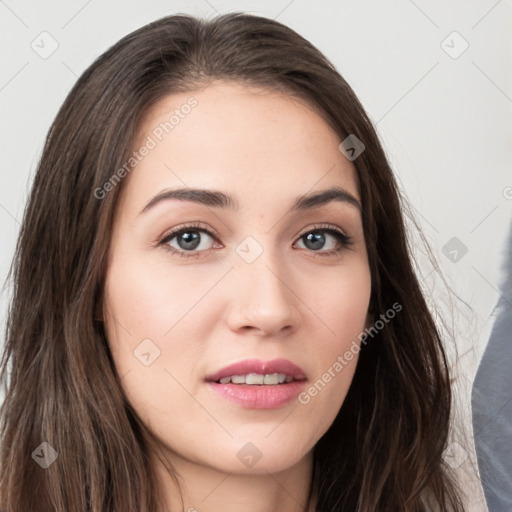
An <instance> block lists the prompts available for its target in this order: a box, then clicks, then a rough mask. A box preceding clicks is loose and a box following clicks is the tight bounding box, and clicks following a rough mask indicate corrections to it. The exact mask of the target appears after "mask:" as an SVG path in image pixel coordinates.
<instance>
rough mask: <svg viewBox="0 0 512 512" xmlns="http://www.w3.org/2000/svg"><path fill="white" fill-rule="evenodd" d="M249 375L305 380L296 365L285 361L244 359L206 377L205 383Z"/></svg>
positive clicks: (302, 371) (304, 375) (303, 373)
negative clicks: (270, 375)
mask: <svg viewBox="0 0 512 512" xmlns="http://www.w3.org/2000/svg"><path fill="white" fill-rule="evenodd" d="M250 373H253V374H258V375H268V374H276V373H282V374H285V375H287V376H292V377H293V378H294V380H305V379H306V373H305V372H304V370H303V369H302V368H301V367H300V366H297V365H296V364H294V363H292V362H291V361H288V360H287V359H273V360H271V361H261V360H259V359H245V360H244V361H240V362H238V363H234V364H231V365H229V366H226V367H224V368H222V369H221V370H218V371H216V372H215V373H212V374H211V375H208V376H207V377H206V379H205V380H206V381H207V382H218V381H220V379H223V378H224V377H232V376H233V375H248V374H250Z"/></svg>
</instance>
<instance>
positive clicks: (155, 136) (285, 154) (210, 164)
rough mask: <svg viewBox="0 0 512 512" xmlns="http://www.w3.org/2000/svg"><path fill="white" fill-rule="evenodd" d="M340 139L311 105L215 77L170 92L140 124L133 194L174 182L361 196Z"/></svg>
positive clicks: (257, 192) (251, 191) (244, 196)
mask: <svg viewBox="0 0 512 512" xmlns="http://www.w3.org/2000/svg"><path fill="white" fill-rule="evenodd" d="M340 142H341V140H340V138H339V136H338V135H337V134H336V133H335V132H334V131H333V130H332V129H331V127H330V126H329V125H328V124H327V123H326V122H325V121H324V120H323V119H322V117H321V116H320V115H319V114H318V113H316V112H315V111H314V109H313V108H312V107H311V106H309V105H308V104H307V103H306V102H304V101H301V100H298V99H296V98H292V97H290V96H287V95H285V94H283V93H280V92H277V91H270V90H266V89H262V88H257V87H254V86H251V87H248V86H246V85H242V84H237V83H231V82H213V83H211V84H210V85H209V86H207V87H206V88H205V89H203V90H197V91H192V92H187V93H178V94H171V95H168V96H166V97H164V98H163V99H161V100H160V101H158V102H157V103H155V104H154V105H153V106H152V107H151V108H150V109H149V110H148V111H147V112H146V114H145V116H144V118H143V120H142V122H141V123H140V126H139V129H138V132H137V137H136V139H135V142H134V144H133V148H132V150H133V151H134V152H139V153H140V150H141V149H142V148H144V147H150V149H149V150H146V151H144V153H145V156H144V157H142V158H140V160H139V161H138V163H137V164H136V166H135V168H134V170H133V171H132V172H130V174H129V176H128V179H127V180H126V181H127V183H124V184H123V186H124V187H127V188H128V190H127V194H128V195H129V196H134V195H136V196H145V197H149V196H150V195H151V194H154V193H155V192H156V191H158V190H160V189H162V188H165V187H173V186H178V185H179V186H181V187H183V186H185V187H203V188H215V189H221V190H225V191H227V192H228V193H230V194H231V195H233V196H234V197H237V198H240V202H241V203H242V204H243V203H244V201H245V202H247V201H251V202H252V203H254V202H255V201H258V199H260V198H261V199H266V200H267V201H268V200H270V199H271V198H276V199H279V198H280V197H281V198H283V197H286V195H288V193H289V195H290V196H298V195H300V194H304V193H305V192H306V191H308V190H313V189H315V188H327V187H328V186H333V185H337V186H342V187H343V188H345V189H346V190H348V191H349V192H351V193H352V194H353V195H354V196H355V197H359V185H358V180H357V173H356V170H355V167H354V165H353V164H352V162H350V161H349V160H348V159H347V158H346V157H345V156H344V155H343V154H342V153H341V152H340V151H339V149H338V146H339V144H340Z"/></svg>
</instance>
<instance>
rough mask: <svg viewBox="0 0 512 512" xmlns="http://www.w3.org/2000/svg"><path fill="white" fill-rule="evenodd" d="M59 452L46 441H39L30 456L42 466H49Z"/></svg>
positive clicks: (45, 467)
mask: <svg viewBox="0 0 512 512" xmlns="http://www.w3.org/2000/svg"><path fill="white" fill-rule="evenodd" d="M58 456H59V453H58V452H57V451H56V450H55V449H54V448H53V446H52V445H50V444H48V443H47V442H46V441H44V442H43V443H41V444H40V445H39V446H38V447H37V448H36V449H35V450H34V451H33V452H32V458H33V459H34V460H35V461H36V462H37V463H38V464H39V465H40V466H41V467H42V468H43V469H47V468H49V467H50V466H51V465H52V464H53V463H54V462H55V461H56V460H57V458H58Z"/></svg>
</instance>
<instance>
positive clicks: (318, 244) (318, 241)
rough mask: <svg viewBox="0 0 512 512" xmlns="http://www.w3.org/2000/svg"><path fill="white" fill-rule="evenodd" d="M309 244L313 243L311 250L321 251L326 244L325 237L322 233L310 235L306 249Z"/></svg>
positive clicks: (307, 238)
mask: <svg viewBox="0 0 512 512" xmlns="http://www.w3.org/2000/svg"><path fill="white" fill-rule="evenodd" d="M308 242H311V243H310V246H309V249H321V248H322V247H323V245H324V243H325V236H324V235H323V234H322V233H309V234H308V235H306V242H305V245H306V247H308Z"/></svg>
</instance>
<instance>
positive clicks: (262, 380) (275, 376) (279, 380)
mask: <svg viewBox="0 0 512 512" xmlns="http://www.w3.org/2000/svg"><path fill="white" fill-rule="evenodd" d="M293 380H294V379H293V377H292V376H291V375H285V374H284V373H269V374H267V375H260V374H258V373H249V374H248V375H231V377H222V379H220V380H219V382H220V383H221V384H229V383H230V382H231V383H233V384H247V385H249V386H254V385H258V386H261V385H265V384H267V385H269V386H275V385H276V384H283V383H284V382H292V381H293Z"/></svg>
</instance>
